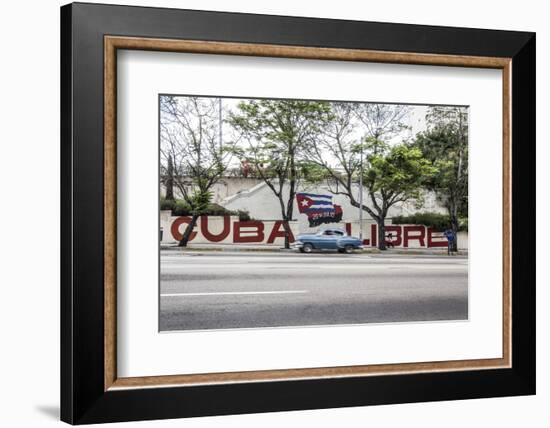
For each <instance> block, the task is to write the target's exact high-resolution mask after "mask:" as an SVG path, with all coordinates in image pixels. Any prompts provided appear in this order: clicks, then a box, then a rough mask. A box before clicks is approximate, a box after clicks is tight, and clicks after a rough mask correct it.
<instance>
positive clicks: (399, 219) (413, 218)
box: [392, 212, 468, 232]
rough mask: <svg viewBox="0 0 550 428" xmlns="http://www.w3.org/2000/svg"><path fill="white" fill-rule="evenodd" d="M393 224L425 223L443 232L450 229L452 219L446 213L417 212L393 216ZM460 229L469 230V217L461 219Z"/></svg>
mask: <svg viewBox="0 0 550 428" xmlns="http://www.w3.org/2000/svg"><path fill="white" fill-rule="evenodd" d="M392 223H393V224H423V225H424V226H427V227H432V228H434V229H435V230H437V231H438V232H443V231H444V230H446V229H448V228H449V226H450V224H451V220H450V217H449V216H448V215H446V214H438V213H431V212H423V213H416V214H412V215H408V216H395V217H393V218H392ZM458 230H459V231H462V230H468V219H467V218H463V219H460V220H459V223H458Z"/></svg>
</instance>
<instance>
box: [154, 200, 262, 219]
mask: <svg viewBox="0 0 550 428" xmlns="http://www.w3.org/2000/svg"><path fill="white" fill-rule="evenodd" d="M160 209H161V210H171V211H172V215H173V216H191V215H193V213H192V210H191V207H190V206H189V204H188V203H186V202H185V201H182V200H179V199H178V200H175V201H172V200H168V199H164V198H161V200H160ZM201 214H202V215H212V216H224V215H230V216H235V217H239V220H240V221H250V220H252V218H251V217H250V214H249V213H248V211H245V210H236V211H233V210H228V209H226V208H224V207H222V206H221V205H218V204H214V203H212V204H208V207H206V209H205V210H204V211H202V213H201Z"/></svg>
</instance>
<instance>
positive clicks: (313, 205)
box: [296, 193, 342, 227]
mask: <svg viewBox="0 0 550 428" xmlns="http://www.w3.org/2000/svg"><path fill="white" fill-rule="evenodd" d="M296 203H297V204H298V210H299V211H300V213H301V214H306V215H307V218H308V221H309V227H315V226H319V225H320V224H323V223H339V222H340V221H341V220H342V207H341V206H340V205H336V204H333V203H332V196H330V195H316V194H314V193H296Z"/></svg>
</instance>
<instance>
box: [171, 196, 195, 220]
mask: <svg viewBox="0 0 550 428" xmlns="http://www.w3.org/2000/svg"><path fill="white" fill-rule="evenodd" d="M191 214H192V213H191V207H190V206H189V204H188V203H187V202H184V201H181V200H177V201H176V203H175V205H174V208H173V209H172V215H175V216H183V215H191Z"/></svg>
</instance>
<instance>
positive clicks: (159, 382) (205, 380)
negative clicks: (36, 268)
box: [104, 36, 512, 391]
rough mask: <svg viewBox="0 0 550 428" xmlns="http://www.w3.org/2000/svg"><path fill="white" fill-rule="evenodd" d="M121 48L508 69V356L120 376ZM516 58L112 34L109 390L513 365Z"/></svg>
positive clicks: (107, 146) (107, 71) (108, 57)
mask: <svg viewBox="0 0 550 428" xmlns="http://www.w3.org/2000/svg"><path fill="white" fill-rule="evenodd" d="M118 49H131V50H148V51H169V52H182V53H202V54H222V55H246V56H263V57H279V58H300V59H324V60H337V61H360V62H381V63H396V64H419V65H441V66H457V67H476V68H494V69H501V70H502V82H503V88H502V90H503V136H502V137H503V159H502V161H503V218H502V220H503V254H502V257H503V312H502V313H503V322H502V335H503V342H502V343H503V349H502V358H493V359H475V360H458V361H432V362H421V363H402V364H377V365H358V366H344V367H316V368H305V369H281V370H262V371H245V372H229V373H204V374H188V375H170V376H148V377H131V378H119V377H117V374H116V373H117V369H116V177H117V175H116V174H117V172H116V61H117V58H116V52H117V50H118ZM511 69H512V67H511V59H510V58H496V57H476V56H459V55H435V54H418V53H405V52H382V51H368V50H357V49H334V48H316V47H299V46H279V45H262V44H247V43H227V42H210V41H191V40H168V39H154V38H136V37H118V36H105V38H104V215H105V219H104V281H105V283H104V293H105V294H104V296H105V297H104V322H105V326H104V328H105V335H104V351H105V358H104V389H105V391H107V390H110V389H121V388H143V387H163V386H175V385H179V386H192V385H199V384H218V383H237V382H260V381H271V380H296V379H308V378H337V377H357V376H369V375H382V374H386V375H392V374H404V373H421V372H441V371H458V370H471V369H496V368H509V367H511V361H512V355H511V339H512V319H511V316H512V315H511V275H512V266H511V248H512V242H511V239H512V235H511V221H512V217H511V214H512V205H511V191H512V189H511V184H512V169H511V168H512V165H511V77H512V76H511Z"/></svg>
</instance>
